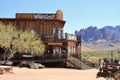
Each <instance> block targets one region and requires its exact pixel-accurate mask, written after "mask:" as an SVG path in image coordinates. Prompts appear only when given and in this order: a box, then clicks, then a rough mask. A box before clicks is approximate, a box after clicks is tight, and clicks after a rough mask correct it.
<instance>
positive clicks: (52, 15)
mask: <svg viewBox="0 0 120 80" xmlns="http://www.w3.org/2000/svg"><path fill="white" fill-rule="evenodd" d="M34 18H35V19H54V18H55V15H54V14H35V15H34Z"/></svg>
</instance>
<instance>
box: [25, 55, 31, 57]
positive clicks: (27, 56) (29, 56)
mask: <svg viewBox="0 0 120 80" xmlns="http://www.w3.org/2000/svg"><path fill="white" fill-rule="evenodd" d="M23 57H33V55H23Z"/></svg>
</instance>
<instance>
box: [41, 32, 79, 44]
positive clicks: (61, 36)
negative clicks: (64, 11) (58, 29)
mask: <svg viewBox="0 0 120 80" xmlns="http://www.w3.org/2000/svg"><path fill="white" fill-rule="evenodd" d="M42 40H43V41H45V42H49V41H50V42H51V41H54V42H55V41H65V40H71V41H77V36H76V35H73V34H68V33H63V34H58V33H55V34H54V35H51V36H44V37H43V38H42Z"/></svg>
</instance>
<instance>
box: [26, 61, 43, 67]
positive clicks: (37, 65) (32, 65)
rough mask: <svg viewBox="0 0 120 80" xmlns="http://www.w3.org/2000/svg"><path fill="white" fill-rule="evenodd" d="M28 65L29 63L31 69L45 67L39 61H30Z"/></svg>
mask: <svg viewBox="0 0 120 80" xmlns="http://www.w3.org/2000/svg"><path fill="white" fill-rule="evenodd" d="M28 65H29V68H30V69H40V68H44V67H45V66H43V65H42V64H38V63H34V62H30V63H29V64H28Z"/></svg>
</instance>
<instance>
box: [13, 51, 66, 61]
mask: <svg viewBox="0 0 120 80" xmlns="http://www.w3.org/2000/svg"><path fill="white" fill-rule="evenodd" d="M48 59H67V54H65V53H62V54H42V55H26V56H23V55H21V54H19V55H16V56H15V57H14V58H13V59H12V60H48Z"/></svg>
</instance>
